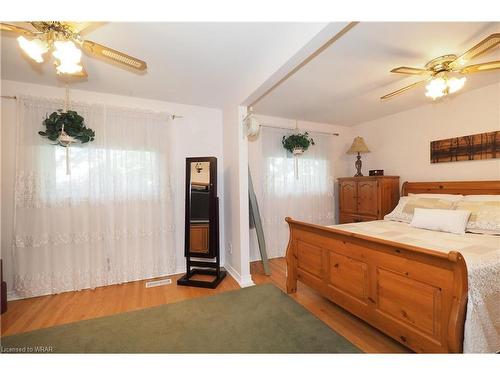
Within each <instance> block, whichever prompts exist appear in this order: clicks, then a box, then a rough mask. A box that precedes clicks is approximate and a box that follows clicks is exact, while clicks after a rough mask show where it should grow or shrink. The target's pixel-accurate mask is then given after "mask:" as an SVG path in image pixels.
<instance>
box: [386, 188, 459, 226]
mask: <svg viewBox="0 0 500 375" xmlns="http://www.w3.org/2000/svg"><path fill="white" fill-rule="evenodd" d="M440 195H441V194H440ZM456 204H457V202H454V201H452V200H447V199H441V198H427V197H422V196H421V195H409V196H407V197H401V198H400V199H399V203H398V205H397V206H396V208H394V210H392V212H390V213H388V214H387V215H385V216H384V220H392V221H402V222H403V223H410V222H411V219H412V218H413V210H414V209H415V208H416V207H418V208H428V209H441V210H452V209H453V208H454V207H455V205H456Z"/></svg>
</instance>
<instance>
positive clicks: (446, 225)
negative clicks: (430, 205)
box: [410, 208, 470, 234]
mask: <svg viewBox="0 0 500 375" xmlns="http://www.w3.org/2000/svg"><path fill="white" fill-rule="evenodd" d="M469 216H470V211H464V210H439V209H427V208H415V212H414V214H413V219H412V220H411V223H410V225H411V226H412V227H415V228H422V229H430V230H436V231H440V232H449V233H455V234H464V233H465V228H466V227H467V222H468V221H469Z"/></svg>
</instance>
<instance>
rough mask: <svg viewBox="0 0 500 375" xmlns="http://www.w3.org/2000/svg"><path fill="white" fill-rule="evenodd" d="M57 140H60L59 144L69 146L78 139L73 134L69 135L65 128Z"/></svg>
mask: <svg viewBox="0 0 500 375" xmlns="http://www.w3.org/2000/svg"><path fill="white" fill-rule="evenodd" d="M57 142H59V144H60V145H61V146H63V147H69V146H70V145H71V144H72V143H76V142H77V141H76V139H75V138H73V137H72V136H71V135H68V134H67V133H66V132H65V131H64V129H63V130H61V134H59V137H58V138H57Z"/></svg>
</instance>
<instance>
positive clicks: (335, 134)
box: [260, 124, 340, 137]
mask: <svg viewBox="0 0 500 375" xmlns="http://www.w3.org/2000/svg"><path fill="white" fill-rule="evenodd" d="M260 126H263V127H265V128H273V129H285V130H296V129H295V128H287V127H285V126H275V125H265V124H260ZM299 130H300V129H299ZM303 130H305V131H306V132H308V133H318V134H327V135H334V136H336V137H338V136H339V135H340V134H339V133H329V132H320V131H316V130H306V129H303Z"/></svg>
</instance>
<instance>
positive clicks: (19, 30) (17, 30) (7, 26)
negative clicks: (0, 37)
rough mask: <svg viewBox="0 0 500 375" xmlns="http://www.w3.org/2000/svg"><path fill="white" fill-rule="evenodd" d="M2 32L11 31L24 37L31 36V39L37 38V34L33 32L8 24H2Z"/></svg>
mask: <svg viewBox="0 0 500 375" xmlns="http://www.w3.org/2000/svg"><path fill="white" fill-rule="evenodd" d="M0 30H1V31H11V32H13V33H17V34H22V35H26V36H31V37H32V36H35V34H34V33H33V32H31V31H30V30H28V29H25V28H24V27H19V26H16V25H11V24H8V23H0Z"/></svg>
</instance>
